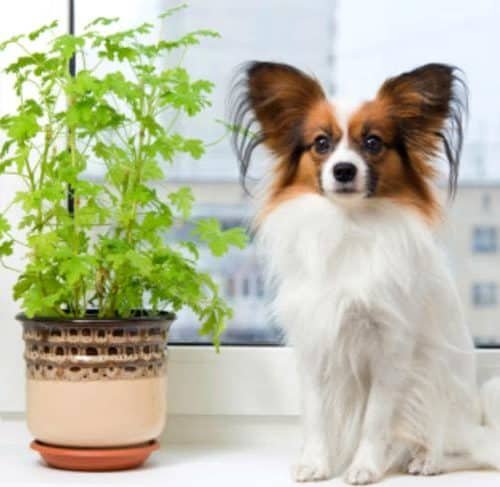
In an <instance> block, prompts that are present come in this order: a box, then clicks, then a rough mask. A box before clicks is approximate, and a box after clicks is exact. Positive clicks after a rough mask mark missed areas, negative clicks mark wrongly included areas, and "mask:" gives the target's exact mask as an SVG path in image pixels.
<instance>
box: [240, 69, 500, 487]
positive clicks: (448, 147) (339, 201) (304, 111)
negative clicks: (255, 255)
mask: <svg viewBox="0 0 500 487" xmlns="http://www.w3.org/2000/svg"><path fill="white" fill-rule="evenodd" d="M465 91H466V90H465V85H464V84H463V82H462V81H461V80H460V79H459V77H458V75H457V70H456V69H455V68H453V67H451V66H447V65H443V64H428V65H425V66H422V67H420V68H418V69H415V70H414V71H411V72H408V73H403V74H401V75H399V76H396V77H394V78H390V79H388V80H387V81H386V82H385V83H384V84H383V85H382V87H381V88H380V89H379V91H378V93H377V95H376V97H375V98H374V99H373V100H371V101H367V102H365V103H362V104H360V105H357V106H353V105H346V104H344V103H340V102H337V101H335V100H333V101H332V100H329V99H327V97H326V96H325V94H324V91H323V90H322V88H321V86H320V85H319V84H318V82H317V81H316V80H315V79H313V78H312V77H310V76H308V75H307V74H305V73H303V72H302V71H300V70H298V69H296V68H294V67H292V66H288V65H284V64H275V63H268V62H252V63H249V64H248V65H246V66H245V67H244V69H243V74H242V76H241V77H240V78H239V79H238V80H237V82H236V84H235V86H234V91H233V95H234V96H233V97H232V108H233V112H232V123H233V124H234V125H236V126H238V127H240V129H239V130H237V131H236V132H235V135H234V146H235V148H236V152H237V154H238V157H239V160H240V163H241V171H242V175H243V177H244V176H245V175H246V173H247V170H248V166H249V162H250V158H251V155H252V152H253V150H254V149H255V148H256V147H257V146H258V145H259V144H261V143H262V144H264V145H265V146H266V147H267V148H268V149H269V150H270V151H271V152H272V154H273V156H274V157H275V165H274V167H273V169H272V171H269V172H270V174H271V177H270V180H271V181H270V183H269V184H268V185H267V188H266V191H265V193H264V196H263V198H262V204H261V206H260V209H259V211H258V214H257V216H256V229H257V238H258V242H259V246H260V249H261V251H262V252H263V253H264V255H265V256H266V258H267V268H268V270H269V275H270V277H271V279H272V283H273V285H274V286H275V292H276V296H275V299H274V306H273V309H274V312H275V314H276V317H277V319H278V320H279V322H280V323H281V325H282V326H283V327H284V329H285V330H286V333H287V336H288V338H289V341H290V343H291V344H292V345H293V346H294V347H295V351H296V356H297V362H298V370H299V375H300V379H301V386H302V398H303V423H304V439H303V448H302V452H301V456H300V458H299V461H298V463H297V465H296V466H295V468H294V476H295V479H296V480H298V481H312V480H319V479H326V478H329V477H331V476H332V475H338V474H343V475H344V478H345V480H346V481H347V482H348V483H351V484H367V483H371V482H376V481H378V480H380V479H381V478H382V477H383V476H384V474H385V473H386V472H388V471H389V470H399V471H407V472H409V473H412V474H422V475H432V474H437V473H439V472H446V471H452V470H457V469H469V468H479V467H494V468H500V428H499V427H500V385H499V383H498V382H496V383H495V382H494V381H493V382H490V383H488V384H487V385H486V386H484V387H483V389H482V393H481V394H480V391H479V389H478V386H477V384H476V365H475V359H474V348H473V343H472V339H471V336H470V333H469V330H468V329H467V326H466V324H465V322H464V318H463V316H462V312H461V307H460V303H459V299H458V297H457V292H456V288H455V285H454V283H453V281H452V279H451V277H450V272H449V270H448V268H447V265H446V260H445V258H444V257H443V254H442V253H441V251H440V249H439V246H438V245H437V243H436V241H435V237H434V230H435V227H436V224H437V223H439V221H440V219H441V214H442V211H441V205H440V204H439V200H438V197H437V193H436V191H435V189H434V184H433V180H434V179H435V176H436V174H437V171H436V169H435V166H434V163H435V159H436V158H437V157H439V156H440V155H443V156H444V158H445V159H446V160H447V161H448V163H449V166H450V177H449V181H450V191H451V193H452V194H453V193H454V191H455V188H456V182H457V171H458V164H459V157H460V150H461V145H462V114H463V112H464V108H465V106H464V105H465V98H466V95H465ZM461 95H464V96H461ZM255 128H256V130H253V129H255ZM495 422H496V424H495Z"/></svg>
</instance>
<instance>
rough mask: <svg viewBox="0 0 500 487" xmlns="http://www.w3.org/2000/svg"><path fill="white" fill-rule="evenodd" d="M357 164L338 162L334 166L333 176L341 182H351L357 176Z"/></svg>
mask: <svg viewBox="0 0 500 487" xmlns="http://www.w3.org/2000/svg"><path fill="white" fill-rule="evenodd" d="M356 172H357V169H356V166H355V165H354V164H351V163H350V162H337V164H335V166H333V176H334V177H335V179H336V180H337V181H338V182H339V183H349V182H350V181H352V180H353V179H354V176H356Z"/></svg>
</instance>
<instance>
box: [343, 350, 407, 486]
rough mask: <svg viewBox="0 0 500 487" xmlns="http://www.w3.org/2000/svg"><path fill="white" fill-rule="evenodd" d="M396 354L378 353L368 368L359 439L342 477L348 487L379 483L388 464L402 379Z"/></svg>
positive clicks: (400, 357)
mask: <svg viewBox="0 0 500 487" xmlns="http://www.w3.org/2000/svg"><path fill="white" fill-rule="evenodd" d="M398 360H404V357H403V356H401V355H400V354H397V356H396V355H395V354H390V353H388V354H384V353H381V354H380V356H379V357H378V358H377V364H376V365H375V366H374V367H372V380H371V387H370V392H369V395H368V399H367V404H366V409H365V415H364V419H363V424H362V429H361V437H360V442H359V445H358V448H357V450H356V452H355V454H354V458H353V460H352V462H351V465H350V467H349V468H348V469H347V472H346V474H345V475H344V480H345V481H346V482H347V483H349V484H355V485H360V484H370V483H373V482H377V481H378V480H380V479H381V478H382V477H383V475H384V474H385V473H386V471H387V469H388V467H389V465H388V463H389V458H388V453H389V448H390V446H391V442H392V440H393V438H392V431H391V430H392V428H391V426H392V420H393V417H394V412H395V410H396V407H397V401H398V400H399V398H400V397H401V396H400V387H401V382H402V376H401V371H400V369H399V368H398V367H397V366H396V367H395V364H399V365H400V364H401V362H399V363H398Z"/></svg>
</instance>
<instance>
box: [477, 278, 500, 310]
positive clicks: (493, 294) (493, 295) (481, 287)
mask: <svg viewBox="0 0 500 487" xmlns="http://www.w3.org/2000/svg"><path fill="white" fill-rule="evenodd" d="M472 302H473V303H474V306H476V307H478V308H485V307H493V306H496V305H497V303H498V286H497V284H496V283H495V282H483V283H476V284H473V286H472Z"/></svg>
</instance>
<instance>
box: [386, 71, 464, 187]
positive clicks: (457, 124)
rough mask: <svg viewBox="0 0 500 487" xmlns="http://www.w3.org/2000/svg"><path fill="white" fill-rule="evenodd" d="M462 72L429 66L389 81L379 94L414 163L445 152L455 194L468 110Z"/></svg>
mask: <svg viewBox="0 0 500 487" xmlns="http://www.w3.org/2000/svg"><path fill="white" fill-rule="evenodd" d="M458 72H459V70H458V69H457V68H455V67H453V66H448V65H446V64H426V65H425V66H421V67H419V68H417V69H415V70H413V71H409V72H407V73H403V74H401V75H399V76H395V77H394V78H390V79H388V80H387V81H386V82H385V83H384V84H383V85H382V86H381V88H380V90H379V92H378V94H377V99H378V100H380V101H381V102H382V103H384V104H385V105H386V108H387V111H388V115H389V116H390V117H391V118H392V119H394V120H395V121H396V124H397V129H398V135H399V137H400V141H401V143H402V145H403V147H404V150H405V151H406V153H407V155H408V157H409V159H410V160H411V158H412V157H418V158H419V161H421V162H429V161H430V160H431V159H434V158H435V157H437V156H439V155H440V154H441V153H444V155H445V157H446V159H447V161H448V163H449V166H450V176H449V189H450V194H451V195H453V194H454V193H455V190H456V184H457V177H458V166H459V162H460V154H461V150H462V141H463V118H464V115H465V113H466V111H467V87H466V85H465V83H464V82H463V80H462V79H461V78H460V77H459V76H458Z"/></svg>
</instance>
